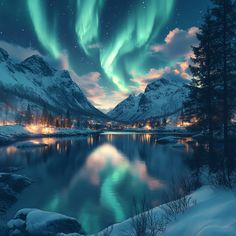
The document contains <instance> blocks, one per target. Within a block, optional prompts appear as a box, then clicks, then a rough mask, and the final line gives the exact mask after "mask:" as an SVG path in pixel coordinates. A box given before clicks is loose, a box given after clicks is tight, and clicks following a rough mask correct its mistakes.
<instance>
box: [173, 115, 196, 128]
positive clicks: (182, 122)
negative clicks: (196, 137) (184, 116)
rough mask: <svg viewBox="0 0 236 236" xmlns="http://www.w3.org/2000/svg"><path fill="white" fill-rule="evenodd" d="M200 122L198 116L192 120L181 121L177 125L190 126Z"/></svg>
mask: <svg viewBox="0 0 236 236" xmlns="http://www.w3.org/2000/svg"><path fill="white" fill-rule="evenodd" d="M197 122H198V118H196V117H193V118H192V119H191V121H190V122H187V121H180V122H178V123H177V124H176V126H177V127H189V126H191V125H194V124H196V123H197Z"/></svg>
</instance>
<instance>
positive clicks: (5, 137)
mask: <svg viewBox="0 0 236 236" xmlns="http://www.w3.org/2000/svg"><path fill="white" fill-rule="evenodd" d="M93 133H97V131H92V130H87V129H86V130H80V129H67V128H47V127H38V126H22V125H5V126H0V144H4V143H9V142H14V141H17V140H20V139H25V138H37V137H53V136H54V137H55V136H76V135H87V134H93Z"/></svg>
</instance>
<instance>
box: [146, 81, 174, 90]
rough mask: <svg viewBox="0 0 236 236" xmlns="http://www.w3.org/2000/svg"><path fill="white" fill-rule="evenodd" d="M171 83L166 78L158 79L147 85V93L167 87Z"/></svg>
mask: <svg viewBox="0 0 236 236" xmlns="http://www.w3.org/2000/svg"><path fill="white" fill-rule="evenodd" d="M169 83H170V81H169V80H167V79H165V78H161V79H156V80H154V81H153V82H151V83H150V84H148V85H147V87H146V89H145V93H147V92H148V91H151V90H157V89H158V88H160V87H162V86H165V85H167V84H169Z"/></svg>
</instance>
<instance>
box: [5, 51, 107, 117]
mask: <svg viewBox="0 0 236 236" xmlns="http://www.w3.org/2000/svg"><path fill="white" fill-rule="evenodd" d="M0 75H1V76H0V95H1V93H2V92H4V93H6V94H5V95H4V97H5V100H3V101H0V111H1V112H2V113H5V110H4V109H5V106H7V107H8V109H9V110H11V111H14V114H15V115H16V114H17V112H19V111H24V110H26V108H27V105H28V104H29V105H30V106H31V108H32V111H34V112H35V113H37V112H39V111H40V110H42V107H43V105H44V104H46V105H47V107H48V110H49V111H50V112H53V113H57V114H63V113H64V114H65V112H66V111H67V110H68V109H70V111H71V113H72V114H73V115H76V116H81V115H85V116H94V115H97V116H100V117H104V114H103V113H101V112H100V111H98V110H97V109H96V108H95V107H94V106H93V105H92V104H91V103H90V102H89V101H88V100H87V98H86V97H85V95H84V94H83V92H82V91H81V89H80V88H79V86H78V85H77V84H76V83H75V82H74V81H73V80H72V79H71V77H70V74H69V72H68V71H64V70H62V71H59V70H58V71H57V70H56V69H54V68H52V67H50V65H49V64H48V63H46V62H45V61H44V59H43V58H41V57H40V56H35V55H34V56H31V57H29V58H27V59H26V60H24V61H23V62H21V63H20V64H19V63H17V62H15V61H14V60H12V59H11V58H8V54H7V52H5V51H4V50H3V49H1V48H0ZM0 100H1V99H0ZM21 100H22V101H23V103H22V102H21ZM11 111H10V112H11ZM1 112H0V113H1Z"/></svg>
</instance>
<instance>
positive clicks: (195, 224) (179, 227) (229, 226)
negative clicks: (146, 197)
mask: <svg viewBox="0 0 236 236" xmlns="http://www.w3.org/2000/svg"><path fill="white" fill-rule="evenodd" d="M191 197H192V199H194V200H196V205H193V206H192V207H190V208H189V209H187V210H186V212H185V213H183V214H180V215H178V216H177V218H176V220H175V221H173V222H172V223H170V224H169V225H168V226H167V229H166V231H165V232H164V233H163V235H164V236H179V235H181V236H192V235H197V236H212V235H214V236H223V235H224V236H235V235H236V195H235V193H233V192H232V191H226V190H223V189H215V188H211V187H209V186H205V187H202V188H200V189H199V190H197V191H196V192H194V193H193V194H192V195H191ZM164 206H165V205H164ZM153 212H154V214H156V217H157V218H158V217H160V216H161V214H162V209H161V208H160V207H157V208H155V209H154V211H153ZM131 225H132V223H131V219H128V220H126V221H124V222H122V223H119V224H116V225H114V228H113V231H112V233H111V236H125V235H129V233H128V232H130V235H132V233H131V231H132V229H131V228H132V226H131ZM101 235H102V234H101Z"/></svg>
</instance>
